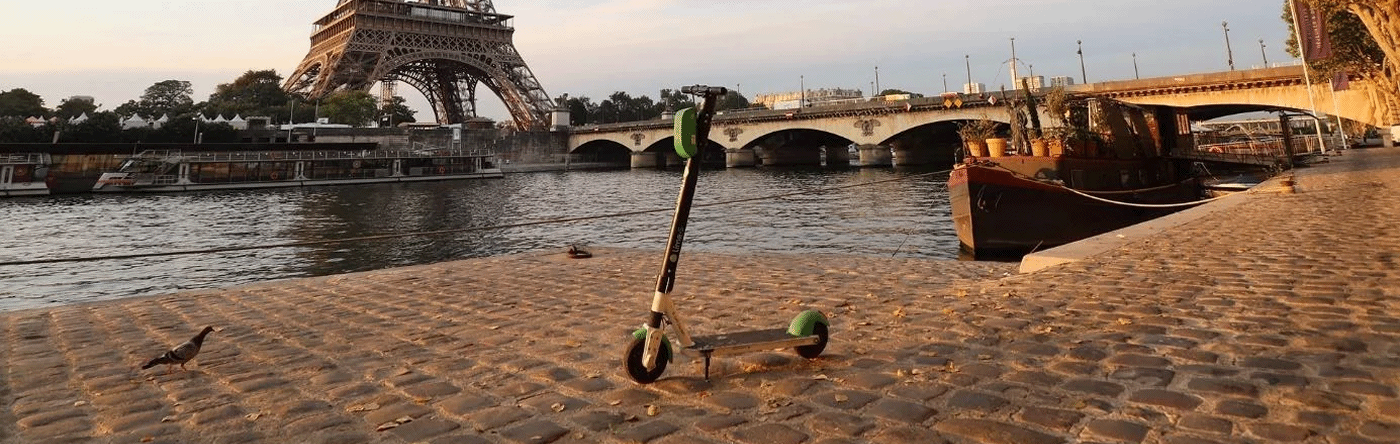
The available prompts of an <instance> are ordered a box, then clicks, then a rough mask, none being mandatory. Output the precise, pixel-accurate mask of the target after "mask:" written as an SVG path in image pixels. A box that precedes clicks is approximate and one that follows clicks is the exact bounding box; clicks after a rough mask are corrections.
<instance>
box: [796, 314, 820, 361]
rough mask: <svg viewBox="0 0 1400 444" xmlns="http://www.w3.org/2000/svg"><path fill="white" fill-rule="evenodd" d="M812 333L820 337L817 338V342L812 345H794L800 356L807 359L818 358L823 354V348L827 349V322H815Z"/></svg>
mask: <svg viewBox="0 0 1400 444" xmlns="http://www.w3.org/2000/svg"><path fill="white" fill-rule="evenodd" d="M812 334H814V335H817V337H818V338H819V339H818V340H817V343H816V344H812V345H799V346H797V347H793V350H796V351H797V355H798V356H801V357H804V358H807V359H816V358H817V357H818V356H821V355H822V350H825V349H826V335H827V333H826V324H821V323H817V324H813V325H812Z"/></svg>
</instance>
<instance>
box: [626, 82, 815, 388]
mask: <svg viewBox="0 0 1400 444" xmlns="http://www.w3.org/2000/svg"><path fill="white" fill-rule="evenodd" d="M681 92H683V93H686V94H691V95H695V96H699V97H701V98H702V99H703V101H702V102H701V105H700V109H699V110H698V111H697V110H696V109H695V108H686V109H684V110H681V111H680V112H677V113H676V120H675V148H676V154H678V155H680V157H681V158H683V159H686V162H685V174H684V175H683V178H682V183H681V192H680V197H679V198H678V199H677V200H676V213H675V217H674V218H673V219H672V220H671V234H670V237H669V238H668V239H667V241H666V255H665V259H664V261H663V262H662V264H661V273H660V275H658V277H657V280H656V294H655V295H654V296H653V297H652V301H651V319H649V320H648V321H647V323H646V324H644V325H643V326H642V328H641V329H638V330H637V331H635V332H633V333H632V341H631V343H629V344H628V345H627V350H626V353H625V354H624V357H623V366H624V367H626V369H627V376H629V377H631V378H632V380H633V381H636V382H637V383H640V384H650V383H652V382H654V381H656V379H657V378H660V377H661V374H662V373H663V372H665V371H666V364H667V363H668V362H670V361H671V360H672V353H671V341H670V338H667V337H666V336H665V335H664V334H663V332H664V331H665V329H666V326H667V325H670V326H672V327H673V328H674V329H675V333H676V336H677V340H678V343H679V344H680V345H681V346H682V347H683V348H685V349H686V350H691V351H695V352H699V353H700V354H701V355H703V356H704V357H705V380H706V381H709V380H710V358H711V356H713V355H717V354H738V353H746V352H751V351H759V350H773V349H779V348H787V347H793V348H794V349H795V350H796V351H797V354H798V355H800V356H802V357H804V358H808V359H813V358H816V357H817V356H820V355H821V353H822V350H823V349H825V348H826V342H827V332H828V329H829V327H830V322H829V321H828V320H827V319H826V316H825V315H823V314H822V313H821V312H820V311H817V310H807V311H804V312H802V313H801V314H799V315H797V317H796V318H794V319H793V320H792V322H790V323H789V324H788V328H786V329H784V328H777V329H772V330H758V331H745V332H737V333H727V334H719V335H713V336H695V337H691V336H690V333H689V332H688V331H687V330H686V328H685V323H684V322H682V321H681V317H680V315H679V313H678V312H677V311H676V305H675V303H674V301H672V299H671V290H672V289H673V288H674V287H675V284H676V268H677V265H678V264H679V263H680V259H681V244H683V243H684V239H685V226H686V222H687V220H688V219H689V217H690V207H691V203H692V201H693V200H694V198H695V188H696V184H697V182H698V180H699V175H700V153H701V151H702V150H703V149H704V147H705V145H706V144H708V143H709V133H710V122H711V121H712V120H713V119H714V115H715V102H716V100H717V99H718V98H719V97H720V96H723V95H725V94H727V93H728V92H729V91H728V90H727V89H725V88H724V87H710V86H703V85H696V86H687V87H683V88H681Z"/></svg>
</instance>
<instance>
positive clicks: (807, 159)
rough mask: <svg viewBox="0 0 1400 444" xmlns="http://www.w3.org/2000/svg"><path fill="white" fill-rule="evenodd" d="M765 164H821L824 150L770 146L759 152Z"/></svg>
mask: <svg viewBox="0 0 1400 444" xmlns="http://www.w3.org/2000/svg"><path fill="white" fill-rule="evenodd" d="M759 157H760V158H762V159H763V166H821V164H822V152H821V151H820V150H818V149H814V148H795V147H783V148H769V147H764V148H763V152H762V153H761V154H759Z"/></svg>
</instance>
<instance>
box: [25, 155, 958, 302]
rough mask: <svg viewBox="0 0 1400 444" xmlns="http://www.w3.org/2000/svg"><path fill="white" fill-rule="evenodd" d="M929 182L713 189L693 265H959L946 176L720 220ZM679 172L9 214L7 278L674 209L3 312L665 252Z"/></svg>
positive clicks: (262, 263) (54, 291) (53, 202)
mask: <svg viewBox="0 0 1400 444" xmlns="http://www.w3.org/2000/svg"><path fill="white" fill-rule="evenodd" d="M916 173H919V172H918V171H914V172H903V171H893V170H889V169H852V170H826V171H822V170H773V169H736V170H718V171H707V172H704V173H702V176H701V178H700V185H699V186H700V189H699V191H698V192H697V195H696V204H697V207H696V208H695V209H694V210H693V211H692V213H691V222H690V225H689V227H688V229H687V234H686V248H687V249H688V250H698V251H711V252H721V253H823V254H849V255H867V256H900V257H924V258H940V259H953V258H956V257H957V247H958V244H957V238H956V235H955V234H954V231H953V227H952V222H951V211H950V208H949V206H948V195H947V189H946V187H945V186H944V183H945V181H946V180H947V176H946V175H939V176H928V177H918V178H914V179H910V180H905V181H898V182H888V183H881V184H876V185H869V186H862V187H854V188H842V189H835V190H828V191H824V192H821V193H819V194H810V195H795V196H788V197H784V198H781V199H776V200H761V201H755V202H745V203H739V204H734V205H725V206H704V205H706V204H713V203H718V202H728V201H734V200H740V199H750V198H755V197H763V196H773V195H780V194H788V193H795V192H800V191H813V190H822V189H827V188H831V187H845V186H850V185H855V184H862V183H869V182H876V181H882V180H890V179H894V178H896V177H899V176H909V175H912V174H916ZM679 185H680V172H679V171H650V170H648V171H608V172H556V173H530V174H512V175H508V176H507V177H506V178H505V179H500V180H476V181H449V182H432V183H417V184H384V185H362V186H339V187H318V188H301V189H282V190H256V191H252V190H249V191H226V192H205V193H182V194H161V195H72V196H50V197H45V198H12V199H8V200H4V201H0V208H3V209H4V211H0V225H3V226H5V227H7V229H8V231H9V232H10V235H9V236H6V237H5V238H3V239H0V262H6V261H18V260H33V259H53V258H84V257H96V256H109V255H122V254H138V253H151V252H167V251H183V250H204V249H217V248H230V247H244V246H259V245H262V246H275V245H280V244H287V243H292V242H307V241H322V240H331V239H344V238H350V237H361V236H372V235H381V234H394V233H413V232H425V231H441V230H464V229H468V228H472V227H489V226H502V225H512V224H521V223H527V222H537V221H545V220H555V219H565V218H579V217H591V216H604V215H610V214H617V213H626V212H635V211H646V210H657V209H666V211H661V212H655V213H648V214H642V215H636V216H629V217H623V218H613V219H604V220H591V221H579V222H571V223H566V224H548V225H531V226H521V227H515V228H508V229H498V230H489V231H469V230H468V231H457V232H452V233H446V234H439V235H434V236H419V237H405V238H393V239H386V240H377V241H364V242H352V243H338V244H332V245H328V246H326V247H296V248H291V247H282V248H265V249H255V250H249V251H239V252H231V253H220V254H199V255H187V256H173V257H161V258H149V259H124V260H105V261H94V262H75V263H60V264H42V265H25V266H0V310H13V309H21V308H33V307H42V306H48V305H53V304H66V303H74V302H87V301H98V300H107V299H114V298H121V297H130V296H138V295H152V294H162V293H169V292H175V291H182V290H190V289H200V288H217V287H226V286H232V285H239V284H247V283H252V282H258V281H264V280H273V279H285V278H292V277H305V276H323V275H330V274H340V273H348V272H355V271H365V270H375V269H382V268H388V267H396V266H405V265H415V264H426V263H434V262H441V261H449V260H456V259H463V258H474V257H486V256H496V255H503V254H514V253H520V252H526V251H537V250H541V249H554V248H563V246H565V245H569V244H575V243H576V244H583V245H606V246H617V247H626V248H643V249H660V248H661V247H662V246H663V245H664V243H665V241H666V236H667V229H668V227H669V224H670V221H671V212H670V211H669V209H670V208H671V207H673V206H674V205H675V200H676V196H677V192H678V187H679Z"/></svg>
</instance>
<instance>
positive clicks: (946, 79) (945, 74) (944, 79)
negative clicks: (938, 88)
mask: <svg viewBox="0 0 1400 444" xmlns="http://www.w3.org/2000/svg"><path fill="white" fill-rule="evenodd" d="M943 92H948V73H946V72H945V73H943Z"/></svg>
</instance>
